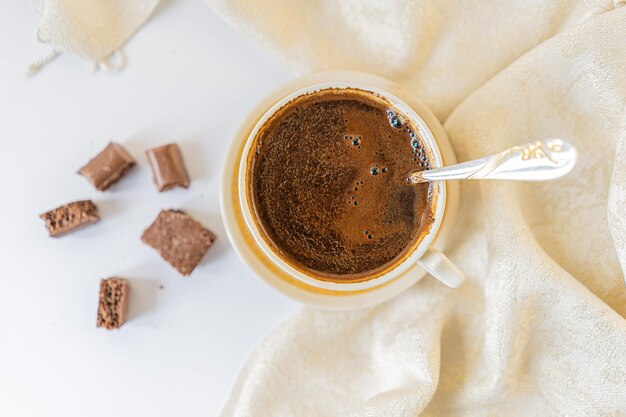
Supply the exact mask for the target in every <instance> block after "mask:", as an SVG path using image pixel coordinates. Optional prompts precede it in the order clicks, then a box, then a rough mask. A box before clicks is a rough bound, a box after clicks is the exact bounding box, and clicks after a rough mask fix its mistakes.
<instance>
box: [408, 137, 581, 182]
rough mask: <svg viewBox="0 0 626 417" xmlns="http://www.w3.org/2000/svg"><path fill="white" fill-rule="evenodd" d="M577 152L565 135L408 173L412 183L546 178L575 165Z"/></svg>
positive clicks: (561, 172) (563, 173)
mask: <svg viewBox="0 0 626 417" xmlns="http://www.w3.org/2000/svg"><path fill="white" fill-rule="evenodd" d="M577 159H578V152H577V151H576V148H574V146H572V145H571V144H569V143H568V142H566V141H564V140H562V139H546V140H543V141H536V142H531V143H527V144H525V145H519V146H514V147H512V148H509V149H507V150H505V151H502V152H500V153H497V154H493V155H490V156H486V157H484V158H480V159H475V160H473V161H468V162H463V163H460V164H456V165H450V166H447V167H442V168H435V169H430V170H426V171H417V172H413V173H411V174H409V177H408V181H409V182H410V183H412V184H417V183H420V182H428V181H445V180H492V179H494V180H495V179H498V180H519V181H546V180H552V179H555V178H559V177H562V176H563V175H565V174H567V173H568V172H570V171H571V170H572V168H574V165H576V160H577Z"/></svg>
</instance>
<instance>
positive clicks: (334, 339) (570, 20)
mask: <svg viewBox="0 0 626 417" xmlns="http://www.w3.org/2000/svg"><path fill="white" fill-rule="evenodd" d="M208 4H209V5H210V6H211V7H212V8H213V9H214V10H216V11H217V12H218V13H220V14H221V15H222V16H224V17H225V18H226V19H227V20H229V21H230V22H231V23H233V24H234V25H235V26H236V27H238V28H240V29H241V30H244V31H246V32H247V33H248V34H249V35H250V36H252V37H253V38H255V39H256V40H258V41H259V42H261V43H262V44H263V45H265V46H266V47H267V48H268V50H270V51H271V52H273V53H275V54H276V55H277V56H279V57H280V58H282V59H283V60H284V61H285V62H287V63H288V64H289V65H291V66H292V67H293V68H294V69H296V70H298V71H316V70H323V69H355V70H364V71H369V72H374V73H377V74H380V75H383V76H386V77H388V78H391V79H394V80H396V81H398V82H399V83H402V84H404V85H406V86H408V87H410V88H411V89H412V90H413V91H414V92H415V94H416V95H417V96H419V97H421V98H422V99H423V100H424V101H426V102H427V103H428V104H429V105H430V106H431V107H432V109H433V110H434V111H435V112H436V113H437V115H438V116H439V117H440V118H441V120H442V121H445V127H446V129H447V131H448V132H449V134H450V137H451V140H452V142H453V144H454V146H455V148H456V151H457V154H458V157H459V159H460V160H461V161H463V160H468V159H471V158H475V157H479V156H482V155H484V154H486V153H489V152H495V151H498V150H501V149H503V148H506V147H508V146H511V145H514V144H518V143H523V142H527V141H529V140H532V139H541V138H547V137H553V136H556V137H563V138H567V139H568V140H570V141H571V142H573V143H574V144H575V145H576V146H577V147H578V149H579V151H580V157H581V158H580V163H579V165H578V166H577V168H576V169H575V171H574V172H573V173H572V174H570V175H569V176H567V177H565V178H563V179H560V180H557V181H553V182H549V183H534V184H533V183H517V184H515V183H507V182H481V183H464V184H463V186H462V199H463V200H462V208H461V216H460V219H459V221H458V224H457V227H456V234H455V236H453V239H452V242H453V243H452V244H451V245H450V248H449V250H448V251H447V253H448V255H449V256H450V257H451V258H452V259H453V260H454V261H455V262H456V263H457V264H458V265H459V266H460V267H461V268H462V269H463V270H464V271H465V273H466V274H467V277H468V280H467V282H466V283H465V284H464V286H462V287H461V288H459V289H457V290H451V289H448V288H445V287H444V286H442V285H441V284H439V283H437V282H435V281H434V280H433V279H432V278H427V279H425V280H424V281H422V282H421V283H419V284H417V285H416V286H415V287H414V288H412V289H411V290H409V291H407V292H406V293H405V294H403V295H401V296H400V297H398V298H396V299H394V300H392V301H391V302H388V303H386V304H384V305H381V306H379V307H376V308H373V309H368V310H363V311H355V312H349V313H330V312H323V311H315V310H311V309H304V310H303V311H302V312H301V313H300V314H298V315H297V316H296V317H295V318H293V319H291V320H290V321H288V322H287V323H286V324H285V325H284V326H282V327H281V328H280V329H278V330H277V331H276V332H275V333H274V334H272V335H270V336H269V337H268V338H267V339H266V340H265V341H264V342H263V343H262V345H261V346H260V347H259V348H258V349H257V351H256V352H255V353H254V355H253V356H252V358H251V359H250V360H249V361H248V363H247V365H246V366H245V368H244V369H243V371H242V373H241V376H240V378H239V381H238V383H237V384H236V386H235V388H234V390H233V393H232V397H231V399H230V401H229V402H228V405H227V406H226V409H225V411H224V416H238V417H244V416H264V417H265V416H270V417H272V416H297V417H308V416H311V417H325V416H328V417H331V416H332V417H338V416H372V417H374V416H376V417H380V416H416V415H424V416H464V417H465V416H524V417H527V416H624V415H626V320H625V317H626V288H625V285H624V271H625V270H626V7H621V3H620V2H612V1H607V0H590V1H585V2H580V1H575V0H571V1H568V0H529V1H523V2H522V1H517V0H483V1H479V2H477V1H473V0H437V1H435V0H431V1H428V0H380V1H377V0H339V1H338V0H327V1H323V0H319V1H310V0H289V1H287V0H271V1H270V0H257V1H249V0H229V1H227V0H208ZM620 262H621V264H620Z"/></svg>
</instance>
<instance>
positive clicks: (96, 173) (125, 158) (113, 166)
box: [78, 142, 135, 191]
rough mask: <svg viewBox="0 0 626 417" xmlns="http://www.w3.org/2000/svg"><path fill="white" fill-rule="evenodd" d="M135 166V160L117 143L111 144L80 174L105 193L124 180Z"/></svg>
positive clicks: (81, 170) (80, 171)
mask: <svg viewBox="0 0 626 417" xmlns="http://www.w3.org/2000/svg"><path fill="white" fill-rule="evenodd" d="M133 165H135V160H134V159H133V158H132V157H131V156H130V154H129V153H128V152H126V150H125V149H124V148H122V147H121V146H120V145H118V144H117V143H113V142H111V143H109V144H108V145H107V147H106V148H104V149H103V150H102V152H100V153H99V154H98V155H96V156H95V158H93V159H91V160H90V161H89V162H88V163H87V165H85V166H84V167H82V168H81V169H79V170H78V173H79V174H80V175H82V176H83V177H85V178H87V180H89V182H90V183H92V184H93V186H94V187H96V189H97V190H99V191H104V190H106V189H107V188H109V187H110V186H111V184H113V183H114V182H116V181H118V180H119V179H120V178H122V175H124V174H125V173H126V171H128V169H129V168H130V167H132V166H133Z"/></svg>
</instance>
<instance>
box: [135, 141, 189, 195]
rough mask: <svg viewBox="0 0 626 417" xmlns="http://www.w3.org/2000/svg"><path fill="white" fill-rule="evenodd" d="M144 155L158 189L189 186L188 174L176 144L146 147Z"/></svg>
mask: <svg viewBox="0 0 626 417" xmlns="http://www.w3.org/2000/svg"><path fill="white" fill-rule="evenodd" d="M146 155H147V156H148V161H150V166H151V167H152V179H153V181H154V184H155V185H156V186H157V188H158V189H159V191H165V190H169V189H170V188H174V187H182V188H187V187H189V176H188V175H187V171H186V170H185V164H184V163H183V157H182V155H181V154H180V149H178V145H176V144H175V143H170V144H168V145H163V146H159V147H158V148H154V149H148V150H147V151H146Z"/></svg>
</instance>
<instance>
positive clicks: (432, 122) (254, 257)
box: [222, 72, 464, 309]
mask: <svg viewBox="0 0 626 417" xmlns="http://www.w3.org/2000/svg"><path fill="white" fill-rule="evenodd" d="M328 89H336V90H342V89H357V90H359V91H364V92H371V93H373V94H375V95H377V96H379V97H382V98H384V99H385V100H386V101H388V102H389V103H391V105H392V106H393V108H395V109H397V111H398V112H400V113H401V114H402V116H403V117H404V118H406V119H407V120H409V121H410V122H411V125H412V126H414V127H415V129H417V131H418V133H419V136H420V137H421V139H422V142H423V144H424V146H425V147H426V148H427V150H428V155H429V162H430V163H431V166H432V167H440V166H444V165H449V164H453V163H455V162H456V161H455V157H454V153H453V150H452V147H451V145H450V142H449V140H448V138H447V136H446V134H445V131H444V130H443V127H442V126H441V124H440V122H439V121H438V120H437V118H436V117H435V116H434V114H433V113H432V112H431V111H430V110H429V109H428V108H427V107H426V106H425V105H424V104H422V103H421V102H419V101H418V100H417V99H415V98H414V97H412V95H411V94H409V93H408V92H406V91H404V90H403V89H402V88H401V87H399V86H397V85H395V84H394V83H392V82H390V81H388V80H385V79H382V78H379V77H374V76H371V75H367V74H362V73H352V72H340V73H337V72H335V73H320V74H313V75H308V76H305V77H303V78H300V79H298V80H295V81H293V82H291V83H289V84H288V85H286V86H284V87H282V88H280V89H278V90H277V91H276V92H274V93H273V94H271V95H270V96H269V97H267V98H266V99H265V100H263V101H262V102H261V103H260V104H259V106H258V107H257V108H256V109H255V110H254V111H253V112H252V113H251V115H250V116H249V117H248V118H247V119H246V121H245V122H244V124H243V125H242V128H241V129H240V131H239V132H238V133H237V135H236V136H235V139H234V141H233V144H232V146H231V150H230V152H229V154H228V157H227V160H226V164H225V167H224V171H223V181H222V211H223V216H224V222H225V225H226V230H227V232H228V235H229V239H230V240H231V243H232V244H233V246H234V247H235V249H236V250H237V252H238V253H239V254H240V256H241V257H242V259H244V261H245V262H246V263H247V264H248V265H249V266H250V267H251V268H252V269H253V271H254V272H255V273H256V274H257V275H259V276H261V277H262V278H263V279H264V280H265V281H267V282H269V283H270V284H271V285H273V286H274V287H275V288H277V289H279V290H280V291H282V292H283V293H287V295H290V296H292V297H294V298H296V299H298V300H300V301H303V302H305V303H307V304H311V305H315V306H318V307H323V308H332V309H343V308H354V307H361V306H367V305H372V304H376V303H379V302H382V301H385V300H386V299H389V298H390V297H392V296H395V295H397V294H398V293H399V292H401V291H403V290H404V289H406V288H407V287H408V286H410V285H413V284H414V283H415V282H417V281H419V280H420V279H421V277H423V276H424V275H425V273H426V272H427V273H429V274H430V275H432V276H433V277H434V278H436V279H437V280H439V281H441V282H442V283H443V284H445V285H447V286H449V287H452V288H455V287H458V286H459V285H460V284H461V283H462V282H463V279H464V276H463V273H462V272H461V271H460V270H459V269H458V268H457V267H456V266H455V265H454V264H453V263H452V262H451V261H450V260H449V259H448V257H447V256H446V255H445V254H444V253H443V252H442V250H443V249H444V248H445V241H446V239H447V236H448V234H449V230H450V228H451V226H452V223H453V220H454V217H455V214H456V210H457V207H458V199H459V193H458V186H457V185H456V184H454V183H446V182H433V183H432V184H431V185H430V186H431V194H430V195H431V198H432V208H433V210H432V225H431V226H430V228H429V229H428V230H427V231H426V232H425V234H424V235H423V236H421V238H420V240H419V242H418V243H417V244H416V245H415V247H414V248H412V249H411V251H410V253H407V254H405V255H404V256H403V257H402V259H401V260H398V261H397V262H396V263H395V264H394V265H393V267H391V268H389V270H386V271H385V272H384V273H381V274H378V275H376V276H373V277H371V279H367V278H366V279H362V280H359V281H358V282H352V281H341V280H328V279H320V278H319V277H318V276H316V274H312V273H308V272H307V270H305V269H302V268H297V267H294V265H293V264H291V263H290V262H288V261H287V260H286V259H284V256H282V255H281V253H280V252H279V251H277V250H276V247H275V246H274V245H272V244H271V242H268V240H267V237H266V236H264V232H263V230H262V228H261V227H259V221H258V218H256V214H255V212H254V208H253V207H252V204H251V199H250V196H249V186H248V182H249V177H250V164H249V160H250V153H251V152H253V151H254V143H255V138H256V137H257V135H258V133H259V130H260V129H261V128H262V127H263V126H264V125H265V123H266V122H267V121H268V120H270V119H271V118H272V116H274V115H275V114H276V112H277V111H278V110H280V109H281V108H283V107H284V106H285V105H286V104H288V103H290V102H292V101H293V100H295V99H297V98H299V97H302V96H307V95H311V94H315V93H316V92H319V91H324V90H328Z"/></svg>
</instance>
